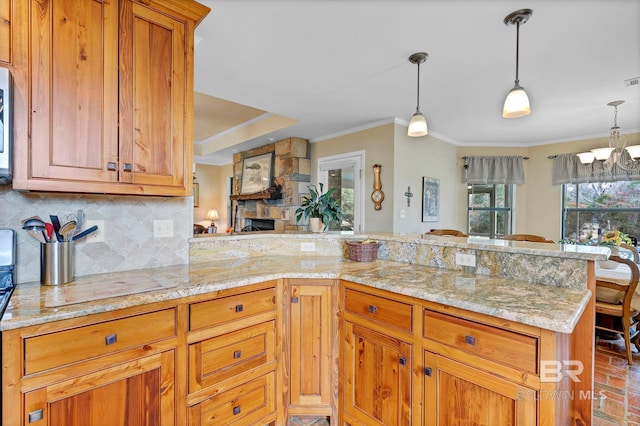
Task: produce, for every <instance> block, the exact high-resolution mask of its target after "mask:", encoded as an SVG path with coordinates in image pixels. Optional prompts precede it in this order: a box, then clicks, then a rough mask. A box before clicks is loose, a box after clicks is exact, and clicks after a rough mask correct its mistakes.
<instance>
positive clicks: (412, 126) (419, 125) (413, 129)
mask: <svg viewBox="0 0 640 426" xmlns="http://www.w3.org/2000/svg"><path fill="white" fill-rule="evenodd" d="M428 57H429V54H428V53H425V52H418V53H414V54H413V55H411V56H409V62H411V63H412V64H417V65H418V95H417V101H416V112H415V114H413V116H412V117H411V120H410V121H409V129H408V131H407V135H409V136H411V137H412V138H417V137H420V136H425V135H426V134H427V133H428V130H427V120H426V119H425V118H424V115H422V113H421V112H420V64H421V63H423V62H424V61H426V60H427V58H428Z"/></svg>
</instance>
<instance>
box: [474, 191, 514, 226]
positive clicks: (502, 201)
mask: <svg viewBox="0 0 640 426" xmlns="http://www.w3.org/2000/svg"><path fill="white" fill-rule="evenodd" d="M467 195H468V196H467V199H468V217H467V219H468V220H467V223H468V231H469V232H468V234H469V235H473V236H479V237H488V238H500V237H502V236H504V235H507V234H511V220H512V216H513V214H512V205H513V185H504V184H496V185H481V184H473V185H468V186H467Z"/></svg>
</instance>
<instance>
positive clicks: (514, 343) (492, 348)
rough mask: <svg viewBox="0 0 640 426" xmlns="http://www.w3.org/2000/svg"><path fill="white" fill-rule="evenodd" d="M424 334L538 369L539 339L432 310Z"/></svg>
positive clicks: (518, 366) (533, 370)
mask: <svg viewBox="0 0 640 426" xmlns="http://www.w3.org/2000/svg"><path fill="white" fill-rule="evenodd" d="M424 337H426V338H427V339H432V340H435V341H437V342H440V343H443V344H445V345H449V346H453V347H455V348H457V349H460V350H463V351H465V352H468V353H471V354H473V355H477V356H479V357H482V358H486V359H489V360H491V361H494V362H497V363H500V364H504V365H507V366H509V367H513V368H515V369H517V370H519V371H527V372H530V373H534V374H536V373H537V372H538V369H537V366H538V339H537V338H535V337H531V336H526V335H523V334H519V333H514V332H512V331H507V330H502V329H499V328H496V327H491V326H488V325H484V324H479V323H476V322H473V321H467V320H464V319H461V318H457V317H452V316H449V315H445V314H441V313H439V312H434V311H430V310H425V311H424Z"/></svg>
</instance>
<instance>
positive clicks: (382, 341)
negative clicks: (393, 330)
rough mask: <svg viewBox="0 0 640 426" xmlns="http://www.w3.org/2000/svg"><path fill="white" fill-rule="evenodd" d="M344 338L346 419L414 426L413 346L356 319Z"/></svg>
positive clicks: (366, 422) (368, 422)
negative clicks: (357, 322)
mask: <svg viewBox="0 0 640 426" xmlns="http://www.w3.org/2000/svg"><path fill="white" fill-rule="evenodd" d="M344 340H345V351H344V354H343V356H344V360H343V362H344V383H343V386H344V409H343V416H344V419H345V421H346V422H347V423H349V424H351V422H353V424H375V425H390V426H401V425H403V426H408V425H411V424H412V423H411V407H412V395H411V369H412V359H411V358H412V357H411V345H410V344H408V343H407V342H403V341H402V340H400V339H397V338H395V337H393V336H391V335H385V334H382V333H379V332H377V331H373V330H371V329H369V328H367V327H365V326H362V325H360V324H354V323H352V322H346V323H345V336H344Z"/></svg>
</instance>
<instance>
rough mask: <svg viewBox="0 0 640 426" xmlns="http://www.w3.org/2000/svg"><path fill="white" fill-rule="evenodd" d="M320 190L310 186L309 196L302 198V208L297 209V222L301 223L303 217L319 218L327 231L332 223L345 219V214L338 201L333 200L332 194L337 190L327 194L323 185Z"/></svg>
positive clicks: (330, 190)
mask: <svg viewBox="0 0 640 426" xmlns="http://www.w3.org/2000/svg"><path fill="white" fill-rule="evenodd" d="M319 186H320V190H318V188H317V187H316V186H315V185H308V186H307V188H308V189H309V195H308V196H303V197H302V202H301V203H300V207H298V208H297V209H296V221H297V222H300V220H301V219H302V217H304V218H305V219H308V218H310V217H317V218H320V219H322V223H324V229H327V226H329V224H330V223H332V222H334V221H340V222H342V220H343V219H344V214H343V212H342V208H341V207H340V203H339V201H338V200H336V199H335V198H333V197H332V196H331V194H332V193H333V191H334V189H335V188H329V190H328V191H327V192H323V190H324V189H323V185H322V183H320V184H319Z"/></svg>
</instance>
